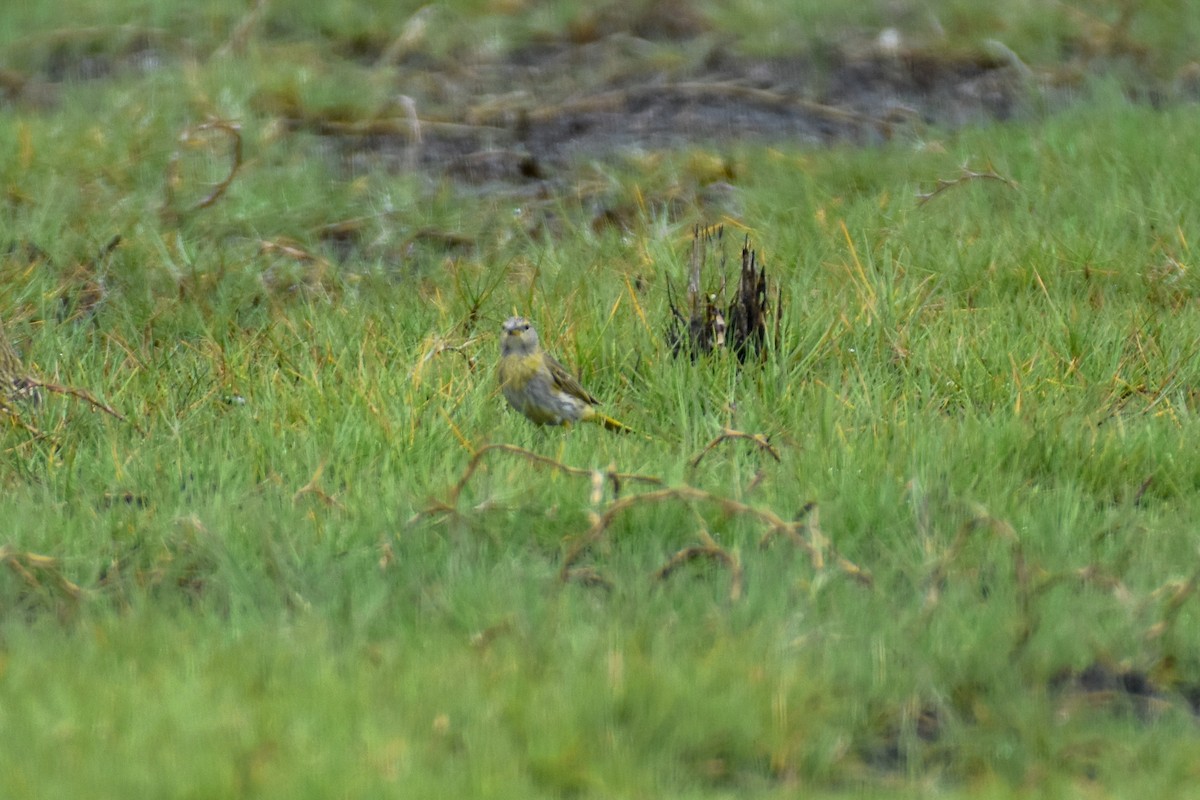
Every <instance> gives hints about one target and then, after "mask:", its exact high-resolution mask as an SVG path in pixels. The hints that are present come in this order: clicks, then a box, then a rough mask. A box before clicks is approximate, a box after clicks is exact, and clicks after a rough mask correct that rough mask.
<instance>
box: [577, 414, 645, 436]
mask: <svg viewBox="0 0 1200 800" xmlns="http://www.w3.org/2000/svg"><path fill="white" fill-rule="evenodd" d="M587 421H588V422H594V423H596V424H597V425H603V426H604V427H605V428H607V429H609V430H610V431H615V432H616V433H634V430H633V428H631V427H629V426H628V425H626V424H625V423H624V422H619V421H617V420H615V419H613V418H612V417H610V416H608V415H607V414H601V413H600V412H599V411H593V412H592V413H591V414H590V415H589V416H588V417H587Z"/></svg>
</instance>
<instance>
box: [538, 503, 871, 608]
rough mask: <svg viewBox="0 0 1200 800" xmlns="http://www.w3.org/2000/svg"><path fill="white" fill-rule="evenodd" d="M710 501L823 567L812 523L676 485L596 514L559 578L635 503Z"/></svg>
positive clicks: (847, 568)
mask: <svg viewBox="0 0 1200 800" xmlns="http://www.w3.org/2000/svg"><path fill="white" fill-rule="evenodd" d="M672 501H674V502H685V503H691V502H707V503H712V504H713V505H715V506H717V507H718V508H720V509H721V510H722V511H723V512H724V513H726V514H729V515H737V516H747V517H752V518H754V519H757V520H759V521H760V522H763V523H765V524H766V525H767V526H769V528H770V530H769V531H768V533H767V534H766V535H765V536H764V537H763V539H762V542H763V543H765V542H766V541H768V540H769V539H770V537H771V536H772V535H774V534H775V533H783V534H784V535H786V536H787V537H788V539H789V540H790V541H792V542H793V543H794V544H795V545H796V546H797V547H799V548H800V549H801V550H803V551H804V552H805V553H807V554H808V558H809V562H810V563H811V564H812V567H813V569H815V570H818V571H819V570H822V569H824V568H825V554H824V551H825V550H826V549H827V548H829V542H828V540H827V539H826V538H825V536H824V535H822V534H821V533H820V532H819V531H818V530H816V529H815V527H813V526H809V525H805V524H804V523H801V522H788V521H787V520H785V519H783V518H782V517H780V516H779V515H777V514H775V513H774V512H772V511H768V510H766V509H761V508H755V507H753V506H749V505H746V504H745V503H741V502H738V501H737V500H732V499H730V498H728V497H721V496H720V495H715V494H712V493H711V492H706V491H704V490H703V489H697V488H695V487H693V486H675V487H670V488H666V489H658V490H656V491H652V492H645V493H643V494H639V495H634V496H633V497H626V498H622V499H620V500H617V501H615V502H613V503H612V504H611V505H609V507H608V508H607V509H605V511H604V513H603V514H595V515H593V518H592V524H591V527H589V528H588V530H587V531H585V532H584V533H583V534H582V535H581V536H579V537H578V538H577V539H576V540H575V543H574V544H573V545H572V546H571V548H570V549H569V550H568V551H567V553H566V555H565V556H564V557H563V565H562V569H561V571H560V577H561V578H562V579H563V580H567V579H568V578H569V574H570V572H571V568H572V567H573V566H574V564H575V562H577V561H578V560H579V559H580V557H582V556H583V554H584V553H585V552H586V551H587V550H588V549H590V548H591V547H592V546H593V545H594V544H595V543H596V542H597V541H599V540H600V539H601V538H602V537H603V536H604V534H605V533H606V532H607V531H608V528H609V526H611V525H612V523H613V520H615V519H616V518H617V517H619V516H620V515H621V514H623V513H625V512H626V511H628V510H629V509H630V508H633V507H634V506H641V505H653V504H655V503H664V502H672ZM802 528H803V529H807V530H808V532H809V534H810V535H809V537H808V538H806V537H805V536H804V535H803V534H802V533H801V529H802ZM837 563H838V566H839V567H840V568H841V569H842V570H843V571H844V572H845V573H846V574H847V575H849V576H850V577H853V578H854V579H855V580H856V581H858V582H859V583H862V584H864V585H870V583H871V579H870V575H869V573H867V572H866V571H865V570H863V569H861V568H859V567H858V566H857V565H856V564H854V562H852V561H849V560H848V559H844V558H841V557H840V556H839V557H837Z"/></svg>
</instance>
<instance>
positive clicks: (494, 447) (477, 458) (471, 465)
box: [414, 444, 662, 520]
mask: <svg viewBox="0 0 1200 800" xmlns="http://www.w3.org/2000/svg"><path fill="white" fill-rule="evenodd" d="M488 453H508V454H510V455H514V456H518V457H520V458H523V459H525V460H526V461H530V462H532V463H534V464H540V465H542V466H546V467H550V468H552V469H555V470H558V471H559V472H561V473H563V474H564V475H573V476H576V477H582V478H587V479H588V480H589V481H595V476H596V475H597V474H599V475H602V476H603V478H604V479H606V480H608V482H609V483H611V484H612V487H613V494H614V495H616V494H620V492H621V486H622V484H624V483H626V482H629V483H645V484H651V485H654V486H661V485H662V479H661V478H656V477H654V476H653V475H638V474H635V473H625V472H617V471H616V469H615V467H613V466H610V468H609V469H607V470H603V471H601V470H595V469H581V468H579V467H572V466H569V465H567V464H564V463H562V462H561V461H556V460H554V459H553V458H549V457H548V456H543V455H539V454H538V453H534V452H532V451H530V450H525V449H524V448H521V447H516V446H515V445H511V444H489V445H485V446H484V447H481V448H479V449H478V450H476V451H475V453H474V455H472V456H471V460H470V461H468V462H467V467H466V469H464V470H463V474H462V477H461V478H459V479H458V483H456V484H454V486H453V487H452V488H451V489H450V495H449V497H448V498H447V499H446V500H445V501H444V502H443V501H440V500H435V501H433V502H431V503H430V505H429V506H428V507H427V508H425V509H424V510H422V511H420V512H419V513H418V514H417V516H416V517H414V520H415V519H417V518H419V517H422V516H429V515H431V514H439V513H448V512H451V511H453V510H454V508H455V507H457V505H458V498H459V495H461V494H462V490H463V488H464V487H465V486H466V485H467V482H468V481H470V480H471V477H472V476H473V475H474V474H475V472H476V471H477V470H478V469H479V465H480V463H482V461H483V458H484V456H486V455H487V454H488Z"/></svg>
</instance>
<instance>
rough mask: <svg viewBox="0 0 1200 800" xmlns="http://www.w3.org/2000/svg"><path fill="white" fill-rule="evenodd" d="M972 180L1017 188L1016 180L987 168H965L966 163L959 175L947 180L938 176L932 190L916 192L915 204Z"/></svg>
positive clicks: (924, 202)
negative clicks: (976, 170) (982, 170)
mask: <svg viewBox="0 0 1200 800" xmlns="http://www.w3.org/2000/svg"><path fill="white" fill-rule="evenodd" d="M974 180H990V181H999V182H1000V183H1003V184H1004V185H1005V186H1007V187H1008V188H1010V189H1017V188H1019V187H1018V185H1017V183H1016V181H1013V180H1011V179H1009V178H1006V177H1004V176H1003V175H1000V174H999V173H997V172H996V171H995V170H988V171H987V172H975V171H974V170H971V169H967V166H966V164H964V165H963V166H962V174H961V175H959V176H958V177H957V178H953V179H949V180H948V179H945V178H938V179H937V183H936V185H935V186H934V189H933V191H931V192H917V205H919V206H923V205H925V204H926V203H928V202H929V201H930V200H932V199H933V198H935V197H937V196H938V195H939V194H941V193H942V192H944V191H946V190H947V189H950V188H952V187H955V186H959V185H961V184H964V183H967V182H969V181H974Z"/></svg>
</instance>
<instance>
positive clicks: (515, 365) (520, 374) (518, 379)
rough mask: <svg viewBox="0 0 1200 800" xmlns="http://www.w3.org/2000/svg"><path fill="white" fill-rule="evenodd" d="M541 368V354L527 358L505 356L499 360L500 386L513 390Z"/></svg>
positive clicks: (532, 354)
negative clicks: (509, 387) (510, 387)
mask: <svg viewBox="0 0 1200 800" xmlns="http://www.w3.org/2000/svg"><path fill="white" fill-rule="evenodd" d="M541 368H542V354H541V353H531V354H529V355H527V356H505V357H504V358H502V359H500V369H499V374H500V385H501V386H512V387H514V388H517V387H520V386H523V385H524V384H525V383H527V382H528V381H529V379H530V378H532V377H533V376H534V375H537V373H538V370H540V369H541Z"/></svg>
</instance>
